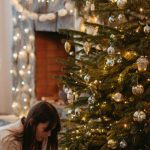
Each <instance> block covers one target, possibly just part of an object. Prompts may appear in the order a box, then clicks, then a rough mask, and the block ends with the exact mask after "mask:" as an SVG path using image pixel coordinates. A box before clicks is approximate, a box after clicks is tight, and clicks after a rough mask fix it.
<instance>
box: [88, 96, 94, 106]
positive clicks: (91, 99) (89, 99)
mask: <svg viewBox="0 0 150 150" xmlns="http://www.w3.org/2000/svg"><path fill="white" fill-rule="evenodd" d="M94 102H95V98H94V97H93V96H90V97H89V98H88V105H90V104H93V103H94Z"/></svg>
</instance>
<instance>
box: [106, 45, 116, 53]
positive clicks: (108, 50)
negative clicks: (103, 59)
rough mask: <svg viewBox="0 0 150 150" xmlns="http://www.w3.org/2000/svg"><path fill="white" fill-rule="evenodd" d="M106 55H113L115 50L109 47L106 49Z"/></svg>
mask: <svg viewBox="0 0 150 150" xmlns="http://www.w3.org/2000/svg"><path fill="white" fill-rule="evenodd" d="M107 53H108V55H114V54H115V49H114V48H113V47H112V46H110V47H108V49H107Z"/></svg>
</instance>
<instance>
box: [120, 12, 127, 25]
mask: <svg viewBox="0 0 150 150" xmlns="http://www.w3.org/2000/svg"><path fill="white" fill-rule="evenodd" d="M118 20H119V21H120V22H121V23H124V22H126V21H127V20H126V17H125V15H124V14H119V15H118Z"/></svg>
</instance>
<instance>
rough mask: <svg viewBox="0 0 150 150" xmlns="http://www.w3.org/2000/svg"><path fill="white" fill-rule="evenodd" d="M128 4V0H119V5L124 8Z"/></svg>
mask: <svg viewBox="0 0 150 150" xmlns="http://www.w3.org/2000/svg"><path fill="white" fill-rule="evenodd" d="M126 4H127V0H117V6H118V7H119V8H120V9H122V8H124V7H125V5H126Z"/></svg>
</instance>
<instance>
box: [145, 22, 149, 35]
mask: <svg viewBox="0 0 150 150" xmlns="http://www.w3.org/2000/svg"><path fill="white" fill-rule="evenodd" d="M144 32H145V33H147V34H148V33H150V26H148V24H147V25H146V26H145V27H144Z"/></svg>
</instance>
